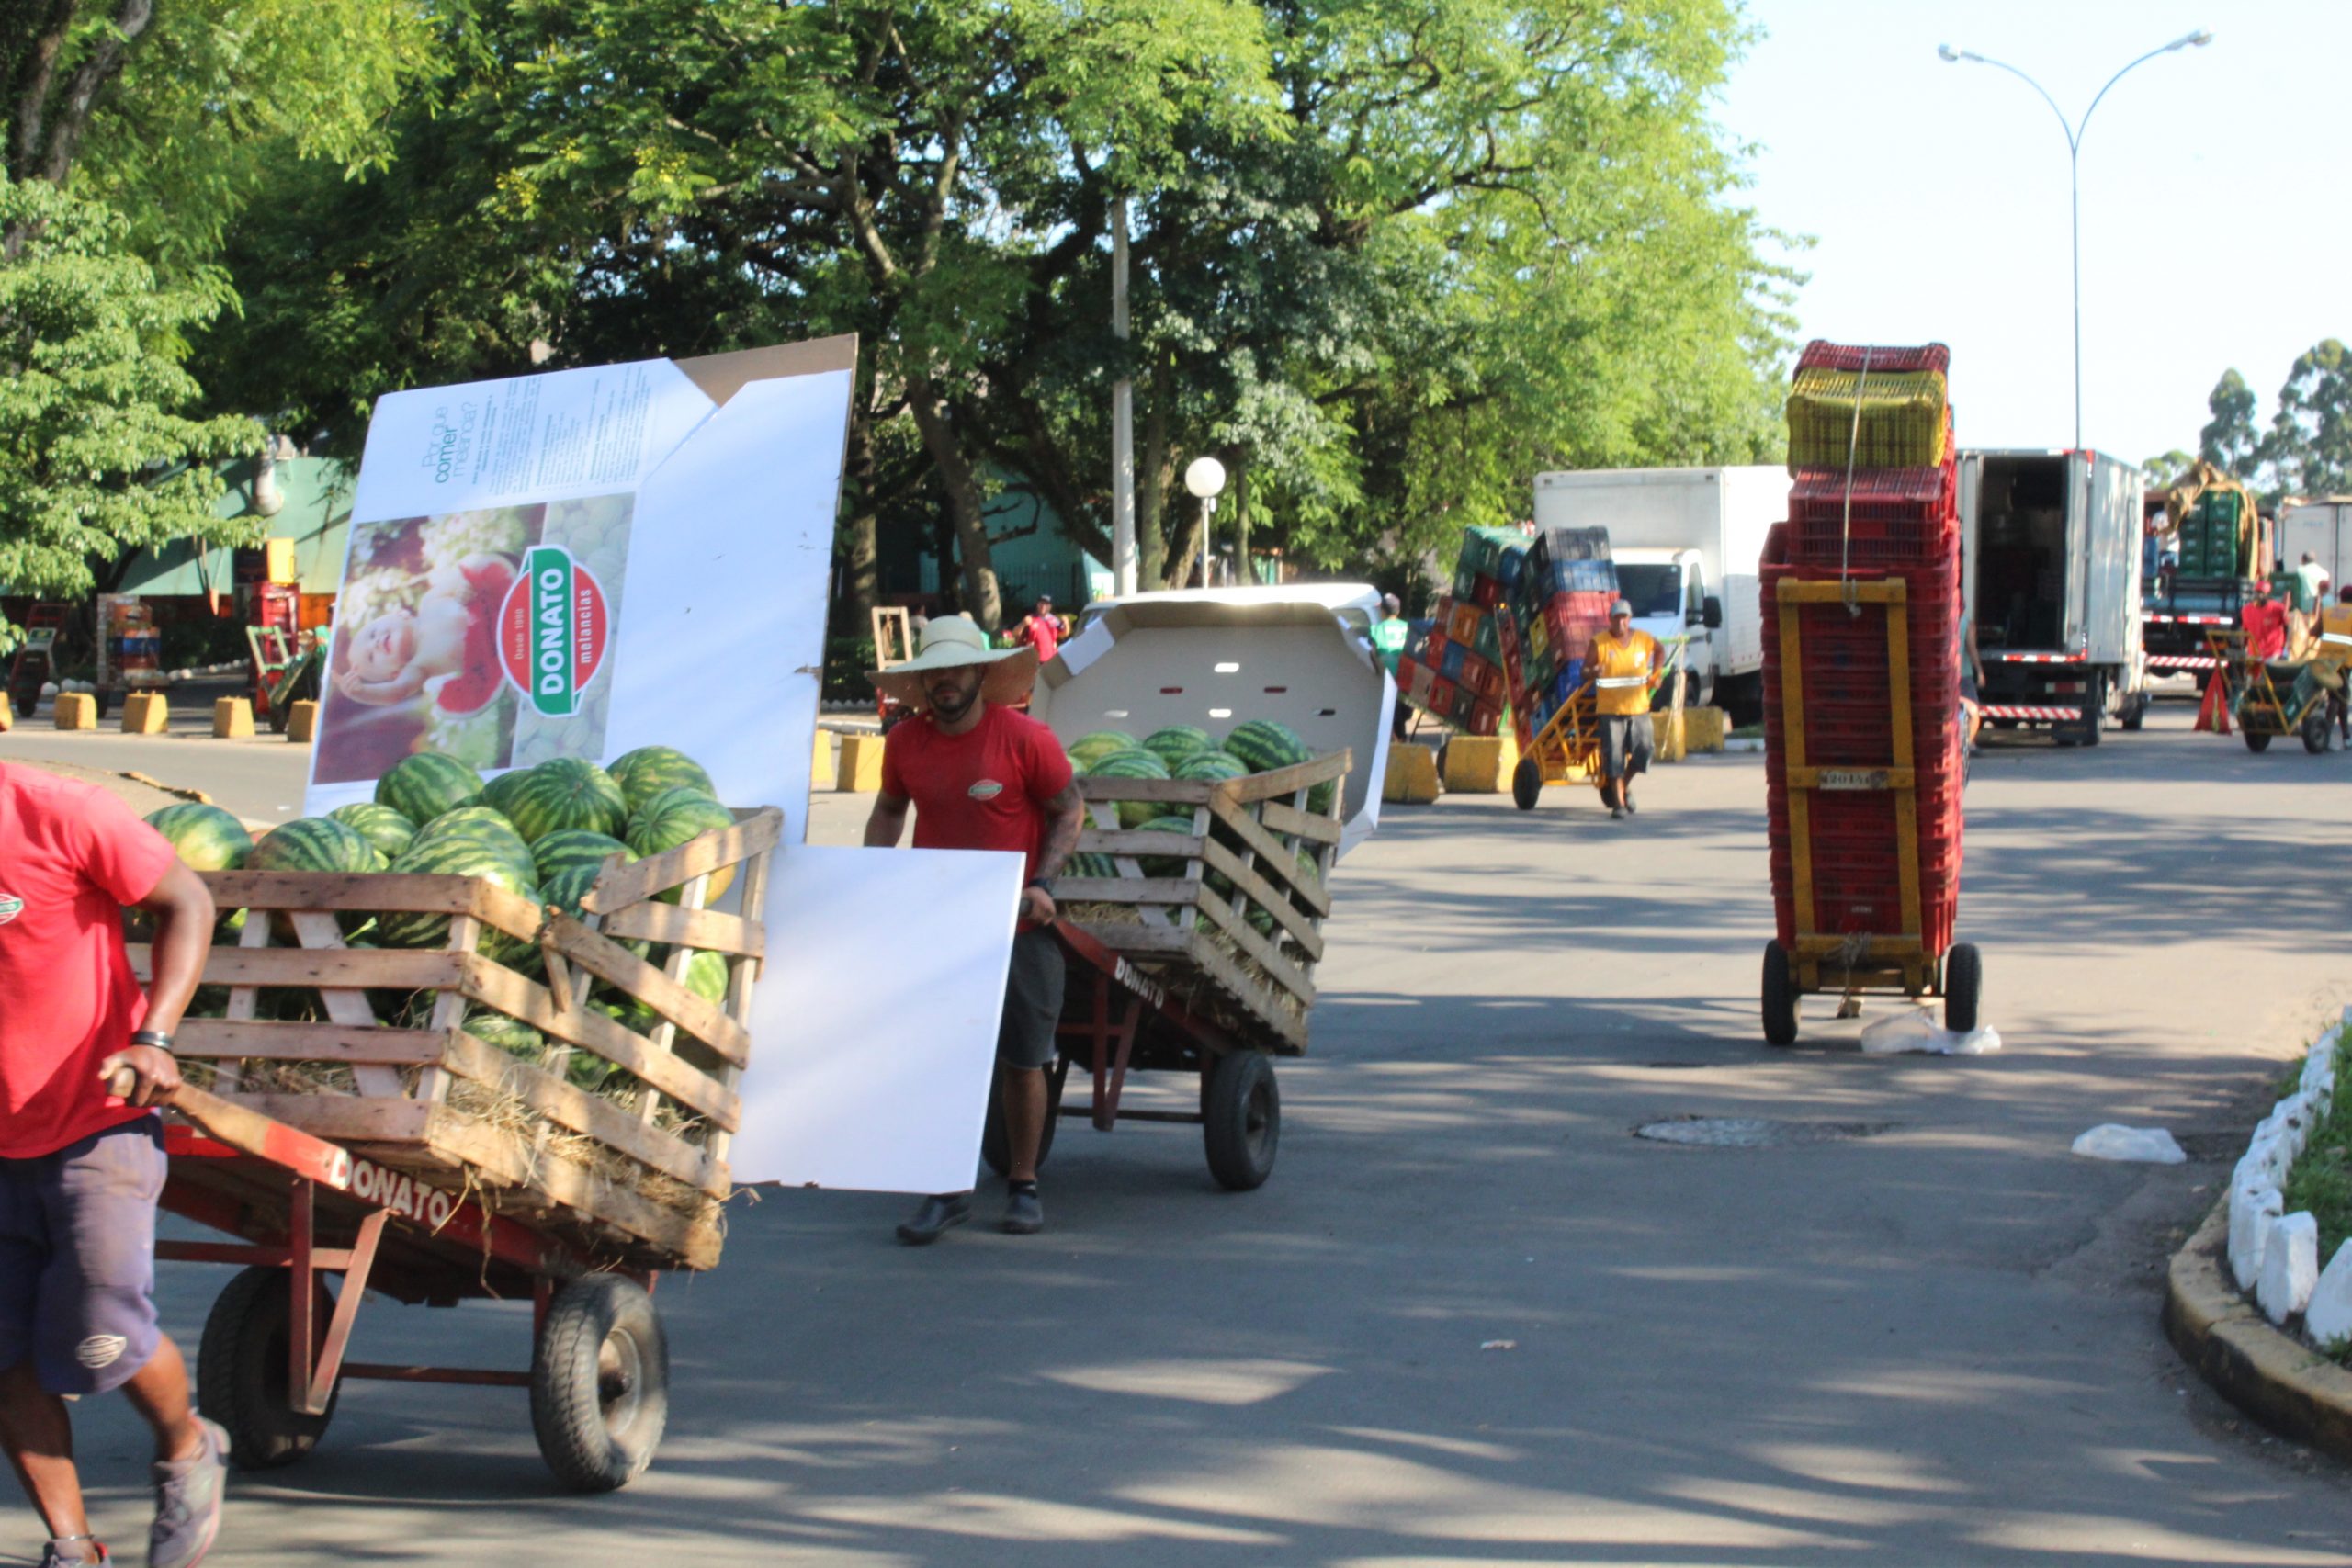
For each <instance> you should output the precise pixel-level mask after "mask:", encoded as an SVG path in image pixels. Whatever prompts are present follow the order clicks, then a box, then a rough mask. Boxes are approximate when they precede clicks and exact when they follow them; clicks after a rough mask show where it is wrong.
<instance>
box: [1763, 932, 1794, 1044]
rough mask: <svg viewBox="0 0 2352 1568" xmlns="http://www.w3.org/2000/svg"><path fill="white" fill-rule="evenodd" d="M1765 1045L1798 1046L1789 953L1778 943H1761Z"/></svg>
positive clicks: (1792, 977)
mask: <svg viewBox="0 0 2352 1568" xmlns="http://www.w3.org/2000/svg"><path fill="white" fill-rule="evenodd" d="M1764 1043H1766V1044H1767V1045H1793V1044H1795V1043H1797V986H1796V976H1793V975H1792V974H1790V973H1789V953H1788V950H1787V949H1786V948H1784V947H1782V946H1781V944H1780V943H1779V942H1766V943H1765V944H1764Z"/></svg>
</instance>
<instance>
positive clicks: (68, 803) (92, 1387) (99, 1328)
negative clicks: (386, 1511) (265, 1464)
mask: <svg viewBox="0 0 2352 1568" xmlns="http://www.w3.org/2000/svg"><path fill="white" fill-rule="evenodd" d="M125 905H135V906H137V907H138V908H141V909H143V910H146V911H147V912H148V913H149V914H151V915H153V917H154V919H155V926H156V934H155V942H154V948H153V963H154V979H153V984H152V985H150V986H149V987H148V988H147V990H146V992H145V994H144V995H142V994H141V991H140V988H139V983H138V981H137V979H136V978H134V977H133V976H132V975H131V972H130V955H129V954H128V953H126V952H125V951H124V948H123V942H122V910H123V907H124V906H125ZM211 942H212V898H211V896H210V895H209V893H207V892H206V891H205V887H204V884H203V883H202V882H201V881H200V880H198V877H197V875H196V874H195V873H194V872H192V871H190V870H188V868H187V866H185V865H183V864H181V863H180V861H179V857H178V856H176V855H175V854H174V853H173V852H172V846H171V845H170V844H169V843H168V842H167V841H165V840H164V837H163V835H162V834H160V833H158V832H156V831H155V830H154V829H153V828H150V827H148V826H147V824H145V823H144V822H141V821H140V820H139V818H136V817H134V816H132V815H131V814H130V808H129V807H125V806H124V805H123V804H122V803H121V802H120V801H119V800H117V799H116V798H115V797H114V796H113V795H109V794H107V792H106V791H104V790H101V789H96V788H94V787H93V786H91V785H89V784H76V783H73V782H71V781H69V780H65V779H61V778H58V777H55V776H54V775H52V774H50V773H41V772H39V771H37V770H35V769H31V768H28V767H25V766H23V765H21V764H17V763H10V764H7V765H6V766H0V1447H5V1448H6V1450H7V1454H8V1459H9V1461H10V1462H11V1463H12V1464H13V1465H14V1466H15V1467H16V1470H17V1475H18V1477H19V1478H21V1479H22V1481H23V1482H24V1484H25V1490H26V1492H27V1493H28V1494H29V1495H30V1496H31V1498H32V1502H33V1506H34V1507H35V1508H37V1509H39V1510H40V1516H41V1519H42V1521H43V1522H44V1523H45V1524H46V1525H47V1526H48V1528H49V1532H50V1537H51V1539H50V1543H49V1550H48V1551H47V1553H46V1554H45V1555H44V1556H43V1557H42V1559H41V1561H42V1562H43V1563H45V1564H46V1563H58V1564H63V1563H76V1562H105V1561H106V1560H107V1556H106V1549H105V1548H104V1547H102V1546H100V1545H99V1544H98V1543H97V1542H96V1541H95V1540H92V1539H91V1537H90V1533H89V1529H90V1526H89V1520H88V1518H87V1517H85V1514H84V1512H83V1506H82V1487H81V1479H80V1476H79V1474H78V1473H77V1472H76V1471H75V1469H74V1440H73V1427H72V1426H71V1424H70V1422H69V1421H68V1418H67V1415H66V1406H65V1397H64V1396H67V1395H77V1396H78V1395H81V1394H87V1393H107V1392H109V1391H110V1390H113V1389H117V1388H119V1389H121V1390H122V1391H123V1392H124V1393H127V1394H129V1395H130V1402H131V1404H133V1405H134V1406H136V1407H137V1408H138V1411H139V1413H140V1414H141V1416H145V1417H146V1420H147V1424H148V1426H149V1427H152V1428H153V1431H154V1434H155V1465H154V1479H155V1483H156V1507H155V1524H154V1529H153V1533H152V1534H151V1536H150V1538H149V1541H148V1560H149V1561H150V1562H154V1563H160V1564H164V1565H165V1568H189V1565H190V1564H193V1563H195V1562H198V1560H199V1559H200V1558H202V1557H203V1555H204V1554H205V1552H206V1551H208V1550H209V1548H210V1547H211V1545H212V1540H213V1537H214V1535H215V1534H216V1533H217V1532H218V1530H219V1529H220V1496H221V1483H222V1482H223V1480H224V1479H225V1476H226V1472H227V1467H228V1452H229V1449H228V1438H227V1436H226V1435H225V1434H224V1433H222V1432H221V1430H220V1427H216V1426H214V1425H213V1424H212V1423H211V1422H209V1421H207V1420H204V1419H203V1418H202V1417H201V1416H198V1415H197V1414H196V1413H195V1412H194V1411H193V1410H191V1409H190V1408H189V1406H188V1385H187V1364H186V1362H184V1361H183V1360H182V1359H181V1357H180V1352H179V1348H178V1347H176V1346H175V1345H174V1344H173V1343H172V1342H171V1340H170V1339H168V1338H166V1337H164V1335H163V1334H162V1333H161V1332H159V1331H158V1329H157V1327H156V1323H155V1303H154V1285H155V1279H154V1250H155V1200H156V1197H157V1195H158V1194H159V1193H160V1192H161V1191H162V1190H163V1186H164V1142H163V1131H162V1127H161V1125H160V1122H159V1120H158V1118H157V1116H156V1113H155V1111H154V1110H153V1106H155V1105H156V1104H157V1103H159V1102H160V1101H161V1100H164V1099H166V1098H168V1097H169V1095H170V1094H171V1093H172V1092H173V1091H174V1090H175V1089H178V1088H179V1086H180V1075H179V1069H178V1067H177V1066H175V1063H174V1061H173V1059H172V1050H171V1046H172V1031H173V1030H174V1029H175V1028H177V1027H178V1026H179V1021H180V1014H181V1012H182V1011H183V1010H185V1009H186V1008H187V1003H188V998H190V997H192V996H194V995H195V994H196V985H197V980H198V977H199V976H201V975H202V974H203V970H204V957H205V953H207V952H208V951H209V948H210V946H211ZM119 1072H127V1073H128V1074H129V1075H130V1085H131V1088H130V1093H129V1094H128V1095H126V1096H123V1097H119V1098H118V1097H116V1096H114V1095H112V1094H110V1093H108V1092H107V1086H108V1083H109V1081H110V1080H111V1079H112V1078H113V1077H115V1075H116V1074H117V1073H119Z"/></svg>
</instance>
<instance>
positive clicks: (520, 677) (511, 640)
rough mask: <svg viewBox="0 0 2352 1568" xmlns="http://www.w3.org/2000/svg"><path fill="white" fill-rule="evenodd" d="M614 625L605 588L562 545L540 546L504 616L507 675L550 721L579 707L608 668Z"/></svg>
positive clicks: (531, 553)
mask: <svg viewBox="0 0 2352 1568" xmlns="http://www.w3.org/2000/svg"><path fill="white" fill-rule="evenodd" d="M611 637H612V627H611V626H610V624H609V623H608V619H607V615H606V612H605V590H604V588H603V587H602V586H601V585H600V584H599V583H598V582H597V581H596V579H595V576H594V573H592V572H590V571H589V570H588V569H587V568H586V567H585V566H582V564H581V563H580V562H578V561H576V560H574V559H572V558H571V551H570V550H567V549H565V548H564V547H562V546H560V545H534V546H532V547H531V548H530V549H529V550H528V551H527V552H526V554H525V555H524V557H523V570H522V574H521V575H520V576H518V577H516V578H515V586H514V587H512V588H510V589H508V590H507V591H506V603H505V604H504V605H503V607H502V608H501V609H500V611H499V615H498V656H499V660H500V662H501V663H503V665H504V666H505V668H506V678H507V679H508V680H510V681H512V682H515V685H516V687H518V688H519V689H520V690H521V691H522V692H523V693H524V694H526V696H528V697H529V698H530V699H531V705H532V706H533V707H535V708H537V710H538V711H539V712H541V713H543V714H546V715H548V716H549V717H551V718H561V717H564V716H567V715H569V714H571V713H575V712H577V711H578V710H579V707H580V697H581V694H582V693H583V692H585V691H586V690H587V689H588V684H589V682H592V681H594V680H595V678H596V671H598V670H600V669H602V668H603V667H604V663H605V649H607V648H608V647H610V646H611Z"/></svg>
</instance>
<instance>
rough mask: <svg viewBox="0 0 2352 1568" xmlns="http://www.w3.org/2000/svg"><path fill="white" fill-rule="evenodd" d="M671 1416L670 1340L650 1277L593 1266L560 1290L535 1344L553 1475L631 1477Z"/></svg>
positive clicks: (568, 1478)
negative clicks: (645, 1282)
mask: <svg viewBox="0 0 2352 1568" xmlns="http://www.w3.org/2000/svg"><path fill="white" fill-rule="evenodd" d="M669 1421H670V1347H669V1341H668V1339H667V1338H666V1337H664V1336H663V1334H662V1319H661V1318H660V1317H659V1316H657V1315H655V1314H654V1311H653V1298H652V1297H651V1296H650V1295H647V1294H646V1293H645V1287H644V1286H642V1285H640V1284H639V1283H638V1282H637V1281H636V1280H631V1279H628V1278H627V1277H625V1276H623V1275H619V1274H589V1275H586V1276H583V1277H582V1278H581V1279H577V1280H571V1281H569V1282H568V1283H566V1284H565V1285H564V1286H563V1287H562V1288H560V1290H558V1291H557V1292H556V1293H555V1301H554V1302H553V1303H552V1304H550V1305H549V1307H548V1319H547V1324H546V1325H545V1326H544V1327H542V1328H541V1329H540V1330H539V1337H538V1343H537V1345H535V1346H533V1347H532V1350H531V1429H532V1430H533V1431H534V1432H535V1433H537V1436H538V1439H539V1453H540V1454H541V1456H542V1457H544V1458H545V1459H546V1460H547V1461H548V1469H550V1470H552V1471H554V1472H555V1473H556V1479H557V1480H559V1481H560V1482H562V1483H564V1485H565V1486H566V1487H568V1488H570V1489H571V1491H574V1492H611V1491H614V1490H616V1489H617V1488H619V1487H623V1486H626V1485H628V1483H630V1482H632V1481H634V1480H636V1479H637V1478H638V1477H639V1475H641V1474H643V1473H644V1472H645V1467H646V1466H647V1465H650V1464H651V1463H652V1462H653V1450H655V1449H657V1448H659V1447H661V1446H662V1428H663V1427H666V1426H668V1425H669Z"/></svg>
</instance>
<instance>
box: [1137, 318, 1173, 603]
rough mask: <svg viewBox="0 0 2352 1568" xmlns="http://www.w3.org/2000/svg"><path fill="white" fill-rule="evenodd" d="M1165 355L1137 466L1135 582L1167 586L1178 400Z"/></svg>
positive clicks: (1154, 373) (1154, 372) (1156, 362)
mask: <svg viewBox="0 0 2352 1568" xmlns="http://www.w3.org/2000/svg"><path fill="white" fill-rule="evenodd" d="M1172 380H1173V378H1171V377H1170V375H1169V373H1168V356H1167V355H1166V354H1165V353H1162V354H1159V355H1156V356H1154V359H1153V362H1152V367H1151V406H1150V407H1149V408H1148V409H1147V410H1146V411H1145V412H1144V421H1143V452H1142V454H1141V460H1140V461H1139V462H1137V463H1136V582H1137V583H1139V584H1141V585H1143V586H1145V587H1147V588H1159V587H1164V586H1166V578H1167V570H1168V536H1167V534H1166V533H1165V531H1164V528H1163V524H1164V518H1165V513H1166V512H1167V510H1168V405H1169V403H1170V400H1172V399H1173V398H1174V396H1175V389H1174V387H1173V386H1172V385H1171V384H1170V383H1171V381H1172Z"/></svg>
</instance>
